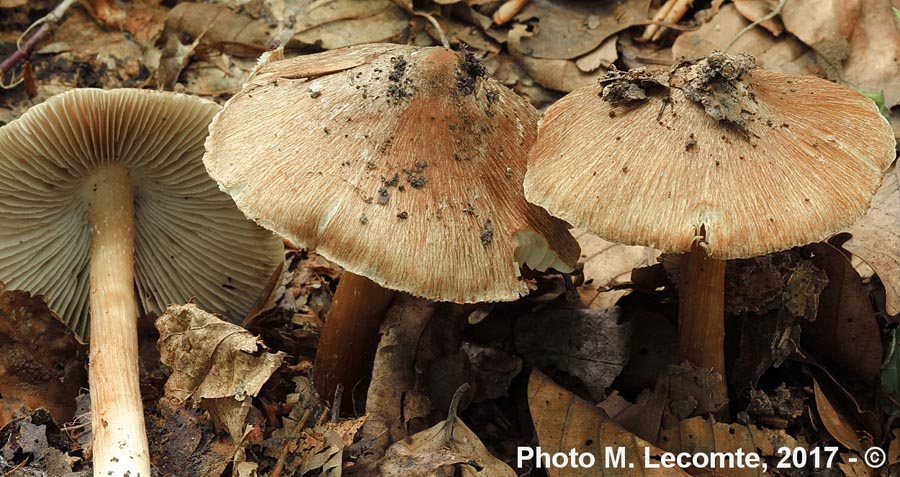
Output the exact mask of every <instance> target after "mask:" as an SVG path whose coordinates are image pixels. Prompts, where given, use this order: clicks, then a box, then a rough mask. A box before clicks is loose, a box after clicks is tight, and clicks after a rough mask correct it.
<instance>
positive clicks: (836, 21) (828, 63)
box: [781, 0, 860, 79]
mask: <svg viewBox="0 0 900 477" xmlns="http://www.w3.org/2000/svg"><path fill="white" fill-rule="evenodd" d="M859 14H860V0H791V1H789V2H787V3H785V5H784V9H783V10H782V12H781V19H782V21H783V22H784V26H785V29H787V31H789V32H791V33H793V34H794V35H795V36H796V37H797V38H799V39H800V41H802V42H803V43H806V44H807V45H808V46H809V47H810V48H812V49H813V51H815V53H816V62H817V63H818V64H819V66H821V67H822V69H823V70H824V71H825V75H826V76H827V77H828V78H829V79H839V78H840V77H841V70H842V69H843V62H844V60H845V59H846V58H847V57H848V55H849V54H850V43H849V41H848V39H849V38H850V35H851V34H852V33H853V29H854V28H855V25H856V23H857V21H858V17H859Z"/></svg>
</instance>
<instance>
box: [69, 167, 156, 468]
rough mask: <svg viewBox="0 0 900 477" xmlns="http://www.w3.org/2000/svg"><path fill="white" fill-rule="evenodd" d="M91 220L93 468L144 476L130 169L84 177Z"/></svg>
mask: <svg viewBox="0 0 900 477" xmlns="http://www.w3.org/2000/svg"><path fill="white" fill-rule="evenodd" d="M83 194H84V197H85V199H86V200H87V201H88V208H89V210H90V225H91V259H90V280H91V291H90V306H91V336H90V365H89V366H90V367H89V371H88V376H89V379H90V390H91V416H92V417H91V420H92V429H93V433H94V445H93V452H94V459H93V460H94V476H95V477H108V476H115V477H120V476H123V477H124V476H129V477H149V476H150V457H149V452H148V447H147V432H146V429H145V427H144V411H143V405H142V403H141V393H140V381H139V374H138V339H137V317H138V311H137V301H136V300H135V295H134V203H133V202H134V190H133V187H132V182H131V178H130V177H129V175H128V170H127V169H126V168H125V167H123V166H119V165H110V166H104V167H102V168H100V169H98V170H97V171H96V172H95V173H94V174H93V175H92V176H91V177H90V179H89V180H88V181H87V182H86V183H85V184H84V190H83Z"/></svg>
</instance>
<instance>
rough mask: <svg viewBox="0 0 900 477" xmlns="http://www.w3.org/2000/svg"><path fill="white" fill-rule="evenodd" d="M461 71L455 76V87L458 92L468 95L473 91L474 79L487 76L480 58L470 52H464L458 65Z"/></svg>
mask: <svg viewBox="0 0 900 477" xmlns="http://www.w3.org/2000/svg"><path fill="white" fill-rule="evenodd" d="M460 68H461V71H460V72H459V75H457V77H456V87H457V89H459V92H460V93H462V94H463V95H464V96H465V95H470V94H472V93H474V92H475V80H477V79H478V78H480V77H484V76H487V70H485V69H484V65H483V64H481V59H480V58H478V57H477V56H475V55H474V54H472V53H470V52H468V51H467V52H466V53H465V56H464V58H463V62H462V64H461V65H460Z"/></svg>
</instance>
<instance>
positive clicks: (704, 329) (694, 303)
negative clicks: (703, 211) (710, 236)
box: [678, 241, 727, 395]
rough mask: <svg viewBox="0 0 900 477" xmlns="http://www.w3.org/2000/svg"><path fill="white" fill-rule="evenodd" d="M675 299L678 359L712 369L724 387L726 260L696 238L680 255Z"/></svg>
mask: <svg viewBox="0 0 900 477" xmlns="http://www.w3.org/2000/svg"><path fill="white" fill-rule="evenodd" d="M678 303H679V307H678V308H679V309H678V361H679V362H682V361H685V360H687V361H690V362H691V363H693V364H694V365H696V366H697V367H699V368H703V369H710V368H711V369H713V370H715V371H716V372H718V373H719V374H721V375H722V386H723V387H724V386H725V350H724V347H725V260H718V259H715V258H711V257H710V256H709V255H707V253H706V250H705V249H704V248H703V247H702V246H701V245H700V243H699V241H698V242H694V244H693V245H692V246H691V251H690V252H689V253H688V254H687V255H685V256H684V257H683V258H682V262H681V273H680V277H679V288H678ZM724 395H727V394H724Z"/></svg>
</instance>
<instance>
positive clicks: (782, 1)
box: [722, 0, 787, 53]
mask: <svg viewBox="0 0 900 477" xmlns="http://www.w3.org/2000/svg"><path fill="white" fill-rule="evenodd" d="M785 3H787V0H780V1H779V2H778V6H777V7H775V9H774V10H772V11H771V12H769V14H768V15H766V16H764V17H762V18H760V19H758V20H756V21H755V22H753V23H751V24H749V25H747V26H745V27H744V29H743V30H741V31H739V32H738V33H737V35H734V38H732V39H731V41H729V42H728V44H727V45H726V46H725V48H722V52H723V53H727V52H728V50H729V49H730V48H731V47H732V46H734V44H735V43H736V42H737V41H738V39H740V38H741V37H742V36H744V33H747V32H748V31H750V30H752V29H754V28H756V27H757V26H758V25H759V24H760V23H762V22H764V21H768V20H771V19H773V18H775V17H776V16H778V15H780V14H781V9H783V8H784V4H785Z"/></svg>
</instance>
